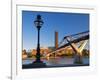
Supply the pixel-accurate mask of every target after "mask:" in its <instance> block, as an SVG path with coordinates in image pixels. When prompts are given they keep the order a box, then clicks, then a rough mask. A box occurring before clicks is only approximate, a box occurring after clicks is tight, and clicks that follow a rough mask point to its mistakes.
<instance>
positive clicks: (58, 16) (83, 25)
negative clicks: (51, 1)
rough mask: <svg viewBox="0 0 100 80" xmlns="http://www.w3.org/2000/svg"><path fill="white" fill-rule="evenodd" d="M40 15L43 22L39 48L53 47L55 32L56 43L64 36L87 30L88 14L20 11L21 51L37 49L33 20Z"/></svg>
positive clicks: (35, 29)
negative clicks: (56, 35) (56, 36)
mask: <svg viewBox="0 0 100 80" xmlns="http://www.w3.org/2000/svg"><path fill="white" fill-rule="evenodd" d="M37 15H41V17H42V20H43V22H44V24H43V26H42V27H41V29H40V47H50V46H54V42H55V40H54V39H55V35H54V34H55V31H57V32H58V41H59V42H60V41H61V40H62V39H63V37H64V36H67V35H71V34H76V33H79V32H84V31H87V30H89V14H83V13H60V12H59V13H57V12H34V11H22V36H23V39H22V42H23V49H26V50H30V49H36V48H37V28H36V26H35V25H34V20H35V19H36V16H37Z"/></svg>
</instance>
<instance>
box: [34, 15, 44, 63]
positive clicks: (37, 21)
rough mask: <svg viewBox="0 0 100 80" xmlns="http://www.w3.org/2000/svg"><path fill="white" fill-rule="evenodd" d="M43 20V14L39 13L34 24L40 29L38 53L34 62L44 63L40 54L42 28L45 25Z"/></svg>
mask: <svg viewBox="0 0 100 80" xmlns="http://www.w3.org/2000/svg"><path fill="white" fill-rule="evenodd" d="M43 23H44V22H43V20H42V19H41V15H37V18H36V20H35V21H34V24H35V26H36V28H37V30H38V41H37V53H36V60H35V61H34V63H43V62H42V61H41V59H40V57H41V55H40V28H41V27H42V25H43Z"/></svg>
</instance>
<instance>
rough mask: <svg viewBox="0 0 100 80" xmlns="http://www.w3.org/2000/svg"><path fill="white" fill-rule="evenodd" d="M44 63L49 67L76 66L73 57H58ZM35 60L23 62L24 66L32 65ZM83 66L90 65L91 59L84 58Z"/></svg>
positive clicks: (44, 60)
mask: <svg viewBox="0 0 100 80" xmlns="http://www.w3.org/2000/svg"><path fill="white" fill-rule="evenodd" d="M41 60H42V61H43V62H44V63H46V65H47V66H57V65H64V64H66V65H67V64H74V58H72V57H57V58H50V59H49V60H47V59H41ZM33 61H35V59H29V58H27V59H25V60H22V64H30V63H32V62H33ZM83 64H89V58H88V57H84V58H83Z"/></svg>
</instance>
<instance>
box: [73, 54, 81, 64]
mask: <svg viewBox="0 0 100 80" xmlns="http://www.w3.org/2000/svg"><path fill="white" fill-rule="evenodd" d="M82 58H83V57H82V56H81V55H79V54H75V55H74V64H82V63H83V59H82Z"/></svg>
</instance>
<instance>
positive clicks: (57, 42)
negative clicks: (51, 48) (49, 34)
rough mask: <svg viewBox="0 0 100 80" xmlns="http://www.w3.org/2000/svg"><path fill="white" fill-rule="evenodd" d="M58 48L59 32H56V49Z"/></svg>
mask: <svg viewBox="0 0 100 80" xmlns="http://www.w3.org/2000/svg"><path fill="white" fill-rule="evenodd" d="M57 48H58V32H57V31H55V49H57Z"/></svg>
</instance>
